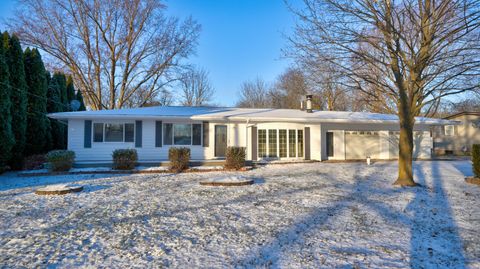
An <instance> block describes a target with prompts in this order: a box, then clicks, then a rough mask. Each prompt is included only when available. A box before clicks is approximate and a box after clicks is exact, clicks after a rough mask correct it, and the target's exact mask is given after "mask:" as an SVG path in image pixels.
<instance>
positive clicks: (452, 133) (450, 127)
mask: <svg viewBox="0 0 480 269" xmlns="http://www.w3.org/2000/svg"><path fill="white" fill-rule="evenodd" d="M447 127H448V129H450V131H451V134H450V133H447ZM444 135H445V136H455V125H445V133H444Z"/></svg>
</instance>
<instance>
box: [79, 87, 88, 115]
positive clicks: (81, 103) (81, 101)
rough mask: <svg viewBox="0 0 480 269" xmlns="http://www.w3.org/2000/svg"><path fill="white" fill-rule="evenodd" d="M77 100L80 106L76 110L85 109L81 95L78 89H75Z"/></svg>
mask: <svg viewBox="0 0 480 269" xmlns="http://www.w3.org/2000/svg"><path fill="white" fill-rule="evenodd" d="M77 100H78V101H79V102H80V108H79V109H78V111H85V110H87V108H86V107H85V103H84V102H83V95H82V92H81V91H80V90H78V91H77Z"/></svg>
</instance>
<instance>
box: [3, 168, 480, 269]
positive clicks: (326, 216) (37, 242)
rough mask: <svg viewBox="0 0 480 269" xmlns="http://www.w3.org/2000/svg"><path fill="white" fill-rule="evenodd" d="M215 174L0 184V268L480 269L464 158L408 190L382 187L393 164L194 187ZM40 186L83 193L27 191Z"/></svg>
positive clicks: (475, 201) (479, 224) (422, 171)
mask: <svg viewBox="0 0 480 269" xmlns="http://www.w3.org/2000/svg"><path fill="white" fill-rule="evenodd" d="M223 174H224V173H223ZM231 174H233V175H235V174H237V173H233V172H232V173H231ZM238 174H239V173H238ZM221 175H222V173H221V172H210V173H188V174H180V175H172V174H158V175H154V174H147V175H128V176H119V175H115V176H109V175H69V176H54V177H35V178H33V177H32V178H24V177H18V178H17V177H8V175H4V176H1V177H0V267H28V268H31V267H46V266H48V265H49V266H51V267H72V266H80V267H114V268H125V267H153V268H158V267H163V266H167V267H180V268H189V267H190V268H191V267H216V268H218V267H261V268H264V267H274V268H275V267H282V268H319V267H327V268H328V267H342V268H351V267H356V266H358V267H360V268H369V267H371V268H409V267H414V268H438V267H450V268H479V267H480V210H479V205H480V188H479V187H478V186H473V185H467V184H466V183H464V179H463V178H464V175H471V165H470V163H469V162H467V161H455V162H453V161H432V162H429V161H425V162H416V163H415V176H416V179H417V181H418V182H419V183H421V184H422V185H423V186H422V187H415V188H398V187H394V186H392V182H393V181H394V180H395V176H396V163H395V162H379V163H375V164H374V165H372V166H366V165H365V164H363V163H310V164H287V165H270V166H266V167H263V168H259V169H256V170H253V171H249V172H243V173H241V175H244V176H250V177H253V178H255V180H256V183H255V184H254V185H250V186H242V187H206V186H200V185H199V184H198V182H199V181H201V180H204V179H206V178H209V177H218V176H221ZM13 182H15V183H13ZM44 182H46V183H49V184H52V183H61V182H75V183H76V184H82V185H84V186H85V190H84V191H83V192H80V193H75V194H68V195H65V196H37V195H35V194H33V191H34V190H35V188H37V187H39V186H41V185H42V184H44Z"/></svg>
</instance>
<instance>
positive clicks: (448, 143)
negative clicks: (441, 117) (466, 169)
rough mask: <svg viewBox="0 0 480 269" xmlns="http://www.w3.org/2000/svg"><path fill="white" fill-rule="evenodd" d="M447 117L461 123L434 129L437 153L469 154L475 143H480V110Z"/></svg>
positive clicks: (434, 142)
mask: <svg viewBox="0 0 480 269" xmlns="http://www.w3.org/2000/svg"><path fill="white" fill-rule="evenodd" d="M445 119H447V120H454V121H457V122H459V124H457V125H441V126H437V127H435V128H434V129H433V139H434V141H433V144H434V152H435V154H437V155H450V154H454V155H463V154H469V153H470V151H471V149H472V145H473V144H480V112H461V113H458V114H455V115H451V116H448V117H446V118H445Z"/></svg>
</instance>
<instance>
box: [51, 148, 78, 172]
mask: <svg viewBox="0 0 480 269" xmlns="http://www.w3.org/2000/svg"><path fill="white" fill-rule="evenodd" d="M46 157H47V161H48V162H49V163H50V170H51V171H55V172H57V171H68V170H70V168H72V166H73V161H74V160H75V152H73V151H70V150H52V151H50V152H48V153H47V155H46Z"/></svg>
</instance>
